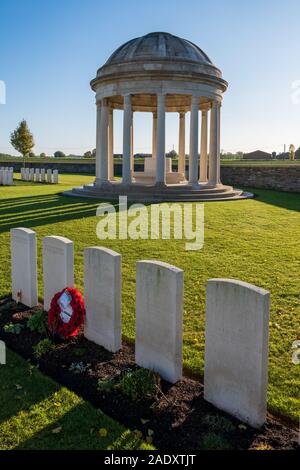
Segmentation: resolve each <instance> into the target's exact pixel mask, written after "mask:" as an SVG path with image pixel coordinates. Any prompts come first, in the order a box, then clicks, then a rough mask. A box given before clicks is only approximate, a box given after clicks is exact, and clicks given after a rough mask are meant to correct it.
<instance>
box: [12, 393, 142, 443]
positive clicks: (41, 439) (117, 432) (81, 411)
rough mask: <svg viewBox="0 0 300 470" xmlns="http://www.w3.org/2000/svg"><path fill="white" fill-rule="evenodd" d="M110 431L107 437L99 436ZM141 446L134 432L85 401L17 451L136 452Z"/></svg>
mask: <svg viewBox="0 0 300 470" xmlns="http://www.w3.org/2000/svg"><path fill="white" fill-rule="evenodd" d="M100 429H104V430H106V431H107V435H106V436H102V435H100V433H99V430H100ZM139 447H140V444H139V441H138V440H137V439H136V437H135V436H134V434H133V433H131V432H130V431H128V430H125V429H124V428H123V426H121V425H119V424H117V423H116V422H114V421H113V420H111V419H110V418H109V417H107V416H105V415H103V414H102V413H101V411H96V410H95V409H93V408H92V406H91V405H90V404H89V403H87V402H85V403H82V404H80V405H77V406H75V407H74V408H72V409H71V410H69V411H68V412H67V413H65V414H64V415H63V416H62V417H61V418H59V419H57V420H55V421H53V422H52V423H51V424H50V425H48V426H45V427H44V428H43V429H42V430H40V431H38V432H37V433H35V434H34V435H33V436H31V437H30V438H29V439H27V440H25V441H23V442H21V443H20V444H19V445H18V446H16V447H14V450H40V449H41V450H66V449H67V450H106V449H114V450H126V449H128V450H133V449H138V448H139Z"/></svg>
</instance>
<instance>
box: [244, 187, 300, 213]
mask: <svg viewBox="0 0 300 470" xmlns="http://www.w3.org/2000/svg"><path fill="white" fill-rule="evenodd" d="M242 189H243V190H244V191H248V192H251V193H253V194H254V195H255V199H256V200H257V201H260V202H264V203H265V204H271V205H272V206H277V207H281V208H282V209H288V210H292V211H296V212H300V193H288V192H284V191H274V190H272V189H254V188H248V187H246V188H244V187H243V188H242Z"/></svg>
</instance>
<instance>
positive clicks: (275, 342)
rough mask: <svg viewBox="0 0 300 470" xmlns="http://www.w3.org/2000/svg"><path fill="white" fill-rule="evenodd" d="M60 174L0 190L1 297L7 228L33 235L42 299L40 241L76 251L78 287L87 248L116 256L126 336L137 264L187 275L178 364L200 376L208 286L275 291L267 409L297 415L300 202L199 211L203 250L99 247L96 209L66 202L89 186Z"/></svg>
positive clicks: (168, 244)
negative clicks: (223, 282)
mask: <svg viewBox="0 0 300 470" xmlns="http://www.w3.org/2000/svg"><path fill="white" fill-rule="evenodd" d="M92 180H93V178H92V177H89V176H80V175H73V176H72V175H62V176H61V177H60V184H59V185H58V186H49V185H42V184H30V183H19V184H18V185H16V186H15V187H9V188H1V187H0V243H1V259H0V273H1V274H0V276H1V277H0V279H1V282H0V295H6V294H9V292H10V256H9V229H10V228H11V227H18V226H25V227H31V228H33V229H34V230H36V232H37V234H38V273H39V295H40V296H41V297H42V292H43V286H42V258H41V247H42V238H43V237H44V236H46V235H63V236H66V237H68V238H70V239H71V240H74V242H75V263H76V266H75V281H76V286H77V287H78V288H79V289H82V288H83V249H84V248H85V247H87V246H94V245H103V246H106V247H109V248H112V249H114V250H116V251H117V252H120V253H121V254H122V270H123V300H122V303H123V306H122V308H123V335H124V338H125V339H127V340H130V341H133V339H134V334H135V264H136V261H138V260H141V259H158V260H162V261H165V262H168V263H171V264H174V265H176V266H178V267H180V268H182V269H184V272H185V274H184V275H185V298H184V348H183V354H184V365H185V367H187V368H189V369H190V370H191V371H193V372H196V373H200V374H202V373H203V366H204V314H205V284H206V281H207V280H208V279H209V278H212V277H226V278H234V279H241V280H243V281H246V282H250V283H252V284H255V285H257V286H260V287H263V288H265V289H268V290H269V291H270V292H271V319H270V368H269V393H268V404H269V407H270V409H272V410H274V411H277V412H280V413H282V414H285V415H288V416H290V417H293V418H296V417H298V416H299V415H300V366H299V365H298V366H296V365H294V364H292V362H291V354H292V349H291V346H292V342H293V341H294V340H295V339H296V336H297V334H299V333H300V287H299V272H300V249H299V246H300V195H299V194H290V193H280V192H275V191H264V190H255V193H256V195H257V197H256V199H254V200H246V201H234V202H219V203H218V202H214V203H207V204H205V243H204V247H203V249H202V250H199V251H185V242H184V241H182V240H160V241H156V240H138V241H134V240H105V241H101V240H99V239H98V238H97V236H96V226H97V222H98V219H97V217H96V216H95V213H96V208H97V206H98V203H97V202H96V201H94V200H91V199H83V198H70V197H63V196H61V195H59V194H58V193H59V192H60V191H62V190H64V189H66V188H70V187H72V186H75V185H80V184H82V183H86V182H89V181H92Z"/></svg>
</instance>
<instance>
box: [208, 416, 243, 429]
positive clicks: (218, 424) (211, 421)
mask: <svg viewBox="0 0 300 470" xmlns="http://www.w3.org/2000/svg"><path fill="white" fill-rule="evenodd" d="M202 422H203V424H205V425H207V426H208V428H209V430H210V431H212V432H228V433H230V432H233V431H234V430H235V426H234V425H233V424H232V422H231V421H230V420H229V419H228V418H225V417H224V416H217V415H207V416H205V418H204V419H203V420H202Z"/></svg>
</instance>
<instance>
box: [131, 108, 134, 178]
mask: <svg viewBox="0 0 300 470" xmlns="http://www.w3.org/2000/svg"><path fill="white" fill-rule="evenodd" d="M130 171H131V178H132V173H133V172H134V145H133V111H132V113H131V125H130Z"/></svg>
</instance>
